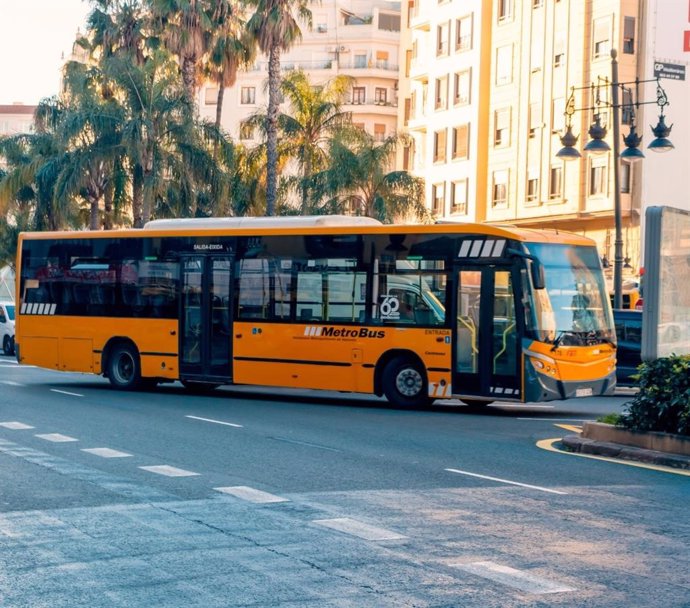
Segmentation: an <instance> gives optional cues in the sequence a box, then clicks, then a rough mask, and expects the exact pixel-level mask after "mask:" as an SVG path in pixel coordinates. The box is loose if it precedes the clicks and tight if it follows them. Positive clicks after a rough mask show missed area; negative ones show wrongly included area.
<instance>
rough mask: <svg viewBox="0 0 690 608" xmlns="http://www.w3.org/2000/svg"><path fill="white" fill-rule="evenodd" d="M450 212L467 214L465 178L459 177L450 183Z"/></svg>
mask: <svg viewBox="0 0 690 608" xmlns="http://www.w3.org/2000/svg"><path fill="white" fill-rule="evenodd" d="M450 212H451V213H454V214H458V215H467V180H466V179H459V180H456V181H454V182H452V184H451V190H450Z"/></svg>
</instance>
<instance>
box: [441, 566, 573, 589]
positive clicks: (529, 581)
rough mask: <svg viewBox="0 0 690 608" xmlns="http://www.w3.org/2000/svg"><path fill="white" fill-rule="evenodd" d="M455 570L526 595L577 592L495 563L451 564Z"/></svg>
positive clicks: (565, 586)
mask: <svg viewBox="0 0 690 608" xmlns="http://www.w3.org/2000/svg"><path fill="white" fill-rule="evenodd" d="M450 565H451V566H452V567H454V568H460V569H461V570H464V571H465V572H469V573H470V574H475V575H476V576H481V577H482V578H488V579H489V580H492V581H495V582H497V583H501V584H503V585H507V586H509V587H513V588H514V589H519V590H520V591H524V592H526V593H533V594H545V593H567V592H569V591H576V589H574V588H573V587H568V586H567V585H562V584H560V583H554V582H552V581H550V580H548V579H545V578H542V577H540V576H535V575H534V574H530V573H529V572H524V571H522V570H516V569H515V568H510V567H508V566H501V565H500V564H496V563H494V562H472V563H470V564H450Z"/></svg>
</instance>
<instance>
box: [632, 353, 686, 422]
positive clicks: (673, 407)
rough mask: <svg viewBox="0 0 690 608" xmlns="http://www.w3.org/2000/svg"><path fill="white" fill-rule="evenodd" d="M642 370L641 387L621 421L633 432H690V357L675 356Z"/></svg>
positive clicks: (654, 362)
mask: <svg viewBox="0 0 690 608" xmlns="http://www.w3.org/2000/svg"><path fill="white" fill-rule="evenodd" d="M639 369H640V373H639V387H640V390H639V392H638V393H637V394H636V395H635V397H634V398H633V400H632V401H630V402H629V403H628V404H627V410H626V411H625V412H624V413H623V415H622V416H621V420H620V421H621V424H622V425H623V426H625V427H626V428H628V429H630V430H633V431H660V432H664V433H675V434H679V435H690V356H688V355H685V356H680V355H672V356H670V357H665V358H662V359H657V360H656V361H651V362H648V363H643V364H642V365H641V366H640V368H639Z"/></svg>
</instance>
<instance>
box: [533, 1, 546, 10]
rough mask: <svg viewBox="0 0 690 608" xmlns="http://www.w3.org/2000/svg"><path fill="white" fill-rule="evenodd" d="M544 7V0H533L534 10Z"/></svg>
mask: <svg viewBox="0 0 690 608" xmlns="http://www.w3.org/2000/svg"><path fill="white" fill-rule="evenodd" d="M542 6H544V0H532V8H541V7H542Z"/></svg>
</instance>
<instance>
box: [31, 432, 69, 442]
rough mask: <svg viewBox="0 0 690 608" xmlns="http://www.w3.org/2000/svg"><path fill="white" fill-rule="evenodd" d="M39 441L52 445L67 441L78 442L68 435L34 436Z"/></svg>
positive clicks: (48, 434)
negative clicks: (50, 442)
mask: <svg viewBox="0 0 690 608" xmlns="http://www.w3.org/2000/svg"><path fill="white" fill-rule="evenodd" d="M36 437H38V438H39V439H45V440H46V441H52V442H53V443H65V442H67V441H79V439H75V438H74V437H70V436H69V435H61V434H60V433H46V434H44V435H36Z"/></svg>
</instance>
